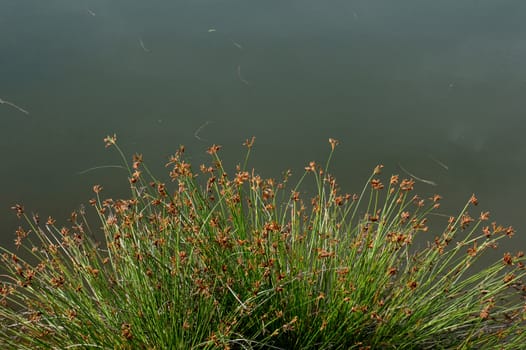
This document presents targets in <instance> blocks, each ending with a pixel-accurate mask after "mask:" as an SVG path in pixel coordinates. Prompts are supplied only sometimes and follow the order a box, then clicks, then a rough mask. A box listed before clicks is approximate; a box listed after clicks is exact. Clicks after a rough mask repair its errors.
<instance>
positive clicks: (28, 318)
mask: <svg viewBox="0 0 526 350" xmlns="http://www.w3.org/2000/svg"><path fill="white" fill-rule="evenodd" d="M105 141H106V145H107V146H108V147H115V148H116V149H117V151H118V152H119V153H120V154H121V156H122V157H123V159H124V161H125V157H124V156H123V153H122V151H121V150H120V149H119V148H118V146H117V144H116V138H115V136H111V137H107V138H106V139H105ZM253 143H254V139H251V140H247V141H246V142H245V146H246V147H247V148H248V152H247V158H248V154H249V153H250V150H251V148H252V146H253ZM330 145H331V153H330V155H329V160H330V158H331V155H332V152H333V151H334V148H335V146H336V145H337V141H336V140H333V139H330ZM219 150H220V146H216V145H214V146H212V147H210V148H209V149H208V153H209V154H210V155H211V157H212V162H211V164H210V165H201V166H200V167H199V169H198V170H196V169H194V168H192V167H191V165H190V164H189V163H187V162H186V161H185V160H184V158H183V154H184V148H183V147H181V148H179V150H178V151H177V153H176V154H175V155H173V156H172V157H171V158H170V159H169V162H168V164H167V167H168V168H169V169H170V174H169V175H170V178H171V179H172V184H164V183H162V182H160V181H158V180H157V179H155V178H154V177H153V176H152V175H151V174H150V172H149V171H148V169H147V168H146V167H145V166H144V164H143V163H142V157H141V156H140V155H135V156H134V157H133V163H132V164H131V165H130V166H129V167H128V168H129V181H130V184H131V196H130V198H128V199H116V200H112V199H109V198H106V199H103V198H102V196H101V195H102V192H101V191H102V188H101V187H100V186H94V187H93V190H94V192H95V194H96V198H94V199H92V200H91V201H90V203H91V205H92V206H93V207H95V210H96V211H97V213H98V215H99V217H100V221H101V224H102V231H103V233H104V240H103V242H102V243H100V244H99V243H97V242H96V241H95V239H94V238H93V235H91V234H90V233H89V230H88V226H87V222H86V220H85V218H84V215H83V213H82V212H79V213H73V214H72V215H71V219H70V221H71V227H68V228H66V227H59V226H56V225H55V220H54V219H52V218H48V219H47V220H46V222H41V221H40V220H39V218H38V217H30V216H28V214H27V213H26V212H25V211H24V208H23V207H22V206H20V205H16V206H15V207H14V208H13V209H14V210H15V211H16V213H17V215H18V216H19V217H21V218H24V219H25V220H26V221H27V223H28V225H29V227H28V228H27V229H23V228H19V229H18V230H17V232H16V233H17V237H16V240H15V244H16V246H17V248H18V249H20V250H22V249H26V250H27V251H26V252H24V253H20V254H18V253H13V252H10V251H8V250H7V249H2V250H3V254H2V256H1V259H2V264H3V267H4V270H5V271H4V273H3V275H2V276H1V282H0V302H1V306H0V345H2V346H3V347H4V348H5V347H11V348H17V349H36V348H39V349H58V348H60V349H71V348H83V349H88V348H103V349H217V348H224V349H252V348H254V349H378V348H384V349H388V348H399V349H406V348H407V349H409V348H411V349H431V348H433V349H436V348H462V349H467V348H481V349H482V348H484V349H495V348H502V349H517V348H520V347H521V346H522V345H523V344H524V342H525V341H526V339H525V338H526V337H525V333H524V325H525V324H524V320H525V309H526V304H525V302H524V300H525V299H524V296H525V291H526V286H525V285H524V284H523V281H522V279H523V278H524V275H525V269H524V257H523V253H522V252H518V253H509V252H500V253H499V254H500V255H499V256H502V258H498V260H497V261H495V262H494V263H492V264H489V265H488V266H485V267H480V266H479V265H480V262H478V260H479V259H480V257H481V256H482V255H484V253H485V252H486V251H488V250H489V249H494V248H497V243H498V241H500V240H501V239H505V238H507V236H510V237H511V236H512V235H513V234H514V230H513V228H512V227H504V226H500V225H498V224H496V223H492V222H491V221H489V213H488V212H481V213H480V215H479V214H477V215H475V212H477V213H478V212H479V211H476V210H475V206H476V205H477V202H478V201H477V199H476V198H475V196H473V197H471V198H470V199H469V201H468V202H467V204H466V205H465V206H464V207H463V208H462V210H461V211H460V213H459V214H458V215H456V216H452V217H450V218H449V220H447V222H445V223H444V225H445V226H446V227H445V229H444V230H443V232H431V231H432V230H431V229H428V221H427V220H428V219H427V218H428V216H429V214H431V212H432V211H433V210H434V209H436V208H438V207H439V205H440V199H441V197H440V196H439V195H434V196H433V197H432V198H429V199H424V198H420V197H418V196H416V195H414V194H413V187H414V181H413V180H412V179H401V178H399V177H398V175H394V176H391V177H390V178H386V179H383V178H382V176H381V174H380V173H381V170H382V166H381V165H379V166H377V167H376V168H375V169H374V171H373V173H372V175H371V178H370V179H369V180H368V181H367V183H366V185H365V187H364V188H363V190H362V191H361V193H358V194H343V193H340V190H339V188H338V186H337V184H336V180H335V179H334V177H333V176H331V175H330V174H329V172H328V164H329V162H327V165H326V166H325V167H320V166H319V165H318V164H317V163H315V162H311V163H309V164H308V166H307V167H306V168H305V173H304V174H303V176H302V177H301V179H300V180H299V182H298V183H297V184H296V185H294V186H293V187H289V176H290V172H286V173H285V177H284V179H283V180H280V181H276V180H273V179H263V178H261V177H260V176H259V175H258V174H257V173H256V172H255V171H254V170H250V171H249V170H247V169H246V159H245V165H243V166H238V167H237V168H236V169H235V171H234V172H233V175H232V176H229V175H227V172H226V170H225V169H224V167H223V163H222V162H221V159H220V157H219V156H218V151H219ZM307 177H312V178H314V180H315V183H316V185H317V186H316V191H315V192H316V193H315V195H314V197H313V198H309V199H308V200H305V199H303V196H304V193H302V191H303V192H305V188H304V187H302V186H303V185H302V183H303V181H304V179H306V178H307ZM468 211H469V212H468ZM472 215H473V216H472ZM419 235H422V236H424V238H426V237H427V240H429V241H430V243H429V244H428V245H427V246H424V248H421V249H420V248H418V249H417V248H416V247H413V246H412V245H411V244H412V242H413V240H414V239H415V237H417V236H419ZM28 253H29V254H28ZM22 255H25V256H27V258H25V259H23V258H22V257H21V256H22Z"/></svg>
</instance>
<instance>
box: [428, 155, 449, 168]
mask: <svg viewBox="0 0 526 350" xmlns="http://www.w3.org/2000/svg"><path fill="white" fill-rule="evenodd" d="M429 158H430V159H431V160H432V161H434V162H435V163H437V164H438V165H440V166H441V167H442V168H444V169H446V170H449V167H448V166H447V165H446V164H444V163H442V162H441V161H439V160H438V159H436V158H435V157H433V156H431V155H430V156H429Z"/></svg>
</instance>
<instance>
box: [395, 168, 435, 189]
mask: <svg viewBox="0 0 526 350" xmlns="http://www.w3.org/2000/svg"><path fill="white" fill-rule="evenodd" d="M398 166H399V167H400V169H402V171H403V172H404V173H406V174H407V175H409V176H411V177H412V178H413V179H415V180H417V181H420V182H423V183H425V184H428V185H431V186H437V184H436V182H434V181H431V180H426V179H422V178H421V177H418V176H415V175H413V174H411V173H410V172H409V171H407V170H406V169H405V168H404V167H403V166H402V164H400V163H398Z"/></svg>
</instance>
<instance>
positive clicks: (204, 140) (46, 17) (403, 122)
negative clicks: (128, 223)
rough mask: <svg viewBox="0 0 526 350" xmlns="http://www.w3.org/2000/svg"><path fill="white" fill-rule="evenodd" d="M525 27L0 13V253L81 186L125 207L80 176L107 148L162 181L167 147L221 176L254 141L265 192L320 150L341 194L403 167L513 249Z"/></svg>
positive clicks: (183, 6)
mask: <svg viewBox="0 0 526 350" xmlns="http://www.w3.org/2000/svg"><path fill="white" fill-rule="evenodd" d="M525 23H526V2H524V1H518V0H516V1H511V0H510V1H507V0H499V1H494V0H492V1H489V0H486V1H480V0H479V1H474V0H473V1H459V0H442V1H436V0H435V1H425V0H418V1H417V0H411V1H409V0H400V1H390V0H389V1H388V0H382V1H371V0H367V1H365V0H364V1H352V0H345V1H339V0H335V1H320V0H317V1H314V0H302V1H282V0H280V1H277V0H276V1H275V0H265V1H246V0H244V1H232V0H223V1H219V0H207V1H204V0H191V1H180V0H148V1H146V0H143V1H138V0H127V1H122V0H121V1H88V0H85V1H78V0H47V1H41V0H1V1H0V99H2V100H4V101H8V102H11V103H13V104H16V105H17V106H19V107H20V108H22V109H23V110H26V111H28V112H29V114H28V115H26V114H25V113H23V112H22V111H21V110H19V109H17V108H15V107H13V106H11V105H8V104H0V123H1V124H0V125H1V127H0V157H1V159H2V164H1V169H2V171H1V172H0V181H1V184H2V186H1V187H0V243H1V244H2V245H5V244H12V239H13V237H14V236H13V231H14V229H15V228H16V227H17V225H18V224H19V223H18V222H17V220H16V219H15V217H14V215H13V214H12V213H11V212H10V210H9V207H10V206H12V205H13V204H14V203H23V204H24V205H25V206H26V209H27V210H28V211H34V212H38V213H39V214H40V216H42V217H47V215H54V216H56V217H57V218H58V219H59V221H60V219H61V218H64V219H65V218H66V216H67V214H68V213H69V211H70V210H71V209H74V208H76V207H78V206H79V205H80V204H82V203H86V202H87V200H88V199H89V198H90V197H91V187H92V185H93V184H96V183H101V184H103V185H104V186H105V187H106V189H107V190H108V194H109V195H118V194H121V193H124V191H125V188H126V180H125V173H123V172H122V171H121V170H120V169H114V168H110V169H100V170H94V171H90V172H87V173H84V174H78V173H79V172H82V171H83V170H86V169H89V168H91V167H94V166H101V165H114V164H119V159H118V157H117V155H116V153H114V152H111V151H108V150H105V149H104V147H103V143H102V139H103V137H104V136H105V135H107V134H110V133H111V134H112V133H117V135H118V137H119V141H120V142H119V143H120V145H121V146H122V147H123V148H124V150H125V151H126V152H127V153H128V154H130V155H131V154H133V153H134V152H141V153H144V155H145V158H146V161H147V162H148V164H150V166H151V167H153V168H154V169H155V170H156V172H158V173H160V174H161V171H162V165H163V164H164V162H165V160H166V158H167V156H168V155H169V154H171V153H173V152H174V151H175V150H176V148H177V146H178V145H179V144H185V145H186V146H187V149H188V150H189V154H190V158H191V160H193V161H194V162H196V163H200V162H202V161H204V160H206V159H207V156H206V154H205V153H204V150H205V149H206V148H207V146H208V145H210V144H212V143H216V144H221V145H223V146H224V154H225V157H226V158H227V160H229V161H230V162H234V161H235V160H236V159H237V160H242V152H243V151H242V147H241V143H242V142H243V141H244V140H245V139H246V138H248V137H250V136H252V135H254V136H256V137H257V140H256V150H255V153H254V156H253V165H254V166H256V167H257V168H258V169H259V170H260V172H261V173H263V175H269V176H276V175H278V174H279V173H280V171H281V170H284V169H286V168H289V167H292V168H293V169H301V167H302V166H303V165H304V164H305V163H307V162H308V161H310V160H320V161H322V160H324V159H325V157H326V155H327V153H328V150H329V145H328V142H327V139H328V138H329V137H334V138H337V139H339V140H340V141H341V146H340V147H339V150H338V152H337V154H336V156H335V159H334V170H335V173H336V175H337V177H338V179H339V180H340V182H341V185H342V187H343V188H344V189H345V190H347V191H349V192H354V191H358V189H359V188H360V187H361V185H362V183H363V181H365V179H366V177H367V175H368V173H369V171H370V170H371V169H372V168H373V167H374V165H375V164H377V163H383V164H385V165H386V168H385V169H386V172H388V173H391V172H393V173H400V174H403V172H402V170H401V169H400V168H399V167H398V164H402V166H403V167H404V168H405V169H407V170H408V171H410V172H411V173H413V174H415V175H416V176H418V177H421V178H424V179H429V180H432V181H434V182H436V183H437V184H438V186H436V187H433V186H429V185H426V184H423V183H422V184H419V186H418V189H419V192H421V193H422V194H423V195H425V196H427V195H431V194H433V193H435V192H437V193H440V194H442V195H444V197H445V203H446V209H447V208H450V209H453V208H460V207H461V206H462V205H463V204H464V202H465V200H467V199H468V198H469V196H470V195H471V193H473V192H474V193H476V194H477V195H478V197H479V199H480V202H481V205H480V207H481V210H482V209H488V210H491V212H492V214H493V218H495V219H497V220H499V222H502V223H505V224H512V225H514V226H516V228H517V230H518V236H519V237H518V239H517V240H515V244H514V247H517V245H520V244H522V245H523V246H526V239H525V238H524V237H525V236H524V232H526V222H525V220H524V213H525V210H526V206H525V205H524V204H523V202H522V201H523V196H524V193H525V190H526V186H525V184H524V182H523V179H524V178H525V175H526V164H525V156H526V140H525V138H524V136H523V135H524V131H525V130H526V125H525V124H526V119H525V110H526V108H525V107H526V106H525V104H526V103H525V98H524V96H526V64H525V62H526V25H525ZM207 122H208V124H207ZM203 125H205V126H204V127H202V128H200V127H201V126H203ZM196 131H199V132H198V134H197V137H196V136H195V132H196ZM437 160H438V161H439V162H441V163H443V164H445V165H447V167H448V169H445V168H444V167H443V166H442V165H441V164H439V163H438V162H437ZM446 209H445V210H446ZM474 215H478V213H474Z"/></svg>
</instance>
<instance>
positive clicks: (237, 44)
mask: <svg viewBox="0 0 526 350" xmlns="http://www.w3.org/2000/svg"><path fill="white" fill-rule="evenodd" d="M230 41H232V44H234V46H235V47H237V48H238V49H240V50H243V46H241V44H240V43H238V42H236V41H234V40H232V39H230Z"/></svg>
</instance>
